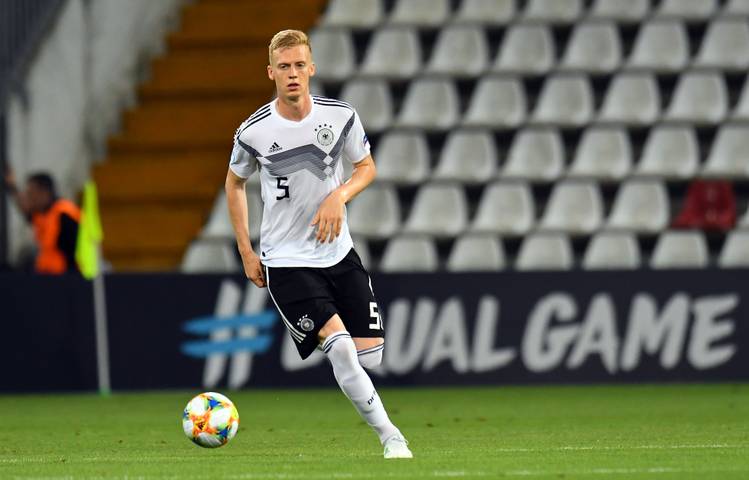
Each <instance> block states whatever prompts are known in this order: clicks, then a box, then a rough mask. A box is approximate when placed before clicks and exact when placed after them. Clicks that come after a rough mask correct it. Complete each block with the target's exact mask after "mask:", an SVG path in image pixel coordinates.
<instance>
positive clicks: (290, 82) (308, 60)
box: [268, 45, 315, 102]
mask: <svg viewBox="0 0 749 480" xmlns="http://www.w3.org/2000/svg"><path fill="white" fill-rule="evenodd" d="M272 59H273V63H272V64H271V65H268V78H270V79H271V80H273V81H274V82H276V91H277V92H278V97H279V98H285V99H287V100H291V101H292V102H295V101H297V100H299V98H300V97H302V96H306V95H309V77H311V76H313V75H314V74H315V64H314V63H312V54H311V53H310V50H309V47H307V45H297V46H295V47H287V48H279V49H278V50H274V51H273V56H272Z"/></svg>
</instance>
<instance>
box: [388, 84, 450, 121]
mask: <svg viewBox="0 0 749 480" xmlns="http://www.w3.org/2000/svg"><path fill="white" fill-rule="evenodd" d="M459 116H460V104H459V101H458V90H457V88H455V84H454V83H453V82H452V81H450V80H447V79H438V78H420V79H418V80H414V81H413V82H411V85H410V86H409V88H408V91H407V92H406V98H405V99H404V100H403V107H402V109H401V111H400V114H399V115H398V120H397V126H399V127H412V128H423V129H426V130H446V129H448V128H450V127H452V126H453V125H455V123H456V122H457V121H458V118H459Z"/></svg>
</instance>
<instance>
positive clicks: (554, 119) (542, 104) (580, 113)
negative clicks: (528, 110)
mask: <svg viewBox="0 0 749 480" xmlns="http://www.w3.org/2000/svg"><path fill="white" fill-rule="evenodd" d="M592 116H593V89H592V87H591V85H590V81H589V80H588V77H587V76H585V75H573V74H569V75H566V74H562V75H560V74H554V75H551V76H549V77H547V78H546V81H545V82H544V85H543V87H542V89H541V94H540V97H539V100H538V103H537V104H536V108H535V110H534V111H533V118H532V121H533V122H534V123H540V124H553V125H560V126H565V127H579V126H582V125H585V124H586V123H588V122H589V121H590V120H591V118H592Z"/></svg>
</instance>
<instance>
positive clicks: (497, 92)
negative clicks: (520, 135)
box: [463, 76, 528, 128]
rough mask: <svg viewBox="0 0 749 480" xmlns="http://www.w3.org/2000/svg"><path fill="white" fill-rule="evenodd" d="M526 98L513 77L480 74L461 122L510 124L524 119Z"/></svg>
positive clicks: (500, 126)
mask: <svg viewBox="0 0 749 480" xmlns="http://www.w3.org/2000/svg"><path fill="white" fill-rule="evenodd" d="M527 108H528V107H527V102H526V99H525V90H524V88H523V82H521V81H520V80H519V79H517V78H505V77H492V76H484V77H482V78H481V80H479V82H478V85H477V86H476V89H475V90H474V92H473V95H472V97H471V102H470V104H469V105H468V111H467V112H466V114H465V116H464V117H463V125H467V126H485V127H493V128H514V127H517V126H518V125H520V124H521V123H523V122H524V121H525V118H526V110H527Z"/></svg>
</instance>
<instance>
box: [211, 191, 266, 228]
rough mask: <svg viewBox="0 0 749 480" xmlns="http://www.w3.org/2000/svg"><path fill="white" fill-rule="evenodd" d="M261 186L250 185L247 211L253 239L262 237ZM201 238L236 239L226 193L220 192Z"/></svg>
mask: <svg viewBox="0 0 749 480" xmlns="http://www.w3.org/2000/svg"><path fill="white" fill-rule="evenodd" d="M259 190H260V187H259V185H248V186H247V187H246V194H247V210H248V216H249V221H250V235H251V236H252V238H253V239H255V238H258V237H259V236H260V226H261V224H262V219H263V200H262V198H261V196H260V191H259ZM200 237H201V238H206V239H229V240H233V239H234V227H232V224H231V219H230V218H229V206H228V204H227V203H226V193H224V192H223V190H222V191H221V192H219V194H218V195H217V196H216V200H215V201H214V202H213V209H212V210H211V215H210V217H209V218H208V222H207V223H206V225H205V226H204V227H203V230H202V231H201V232H200Z"/></svg>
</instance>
